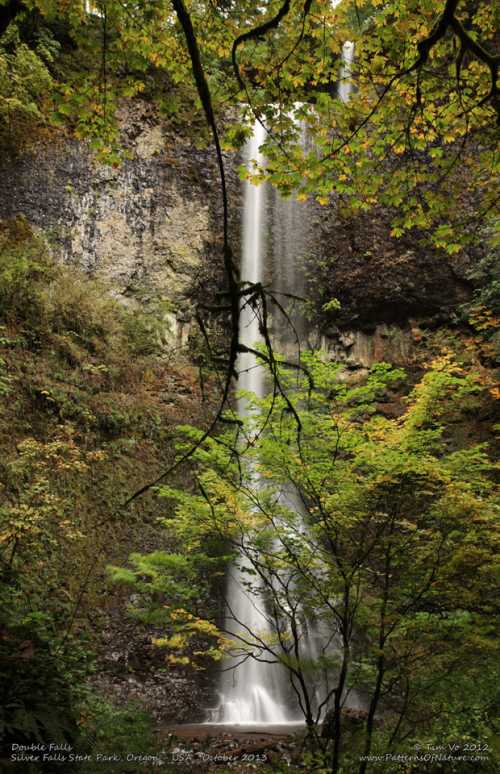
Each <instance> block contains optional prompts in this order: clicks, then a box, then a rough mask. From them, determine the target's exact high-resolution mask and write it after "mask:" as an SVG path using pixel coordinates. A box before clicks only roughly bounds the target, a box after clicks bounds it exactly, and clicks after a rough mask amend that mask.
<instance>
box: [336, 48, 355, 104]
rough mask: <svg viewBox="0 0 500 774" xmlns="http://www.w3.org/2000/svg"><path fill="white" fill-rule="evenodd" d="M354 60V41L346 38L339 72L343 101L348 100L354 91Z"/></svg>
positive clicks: (340, 91) (340, 97)
mask: <svg viewBox="0 0 500 774" xmlns="http://www.w3.org/2000/svg"><path fill="white" fill-rule="evenodd" d="M353 61H354V43H353V42H352V41H350V40H346V42H345V43H344V45H343V46H342V59H341V65H340V73H339V86H338V92H337V93H338V96H339V99H341V100H342V102H348V101H349V97H350V95H351V91H352V63H353Z"/></svg>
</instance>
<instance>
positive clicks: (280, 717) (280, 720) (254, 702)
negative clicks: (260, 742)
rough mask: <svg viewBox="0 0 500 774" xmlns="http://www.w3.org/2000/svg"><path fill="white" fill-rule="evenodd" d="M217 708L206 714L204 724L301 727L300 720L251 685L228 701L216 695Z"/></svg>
mask: <svg viewBox="0 0 500 774" xmlns="http://www.w3.org/2000/svg"><path fill="white" fill-rule="evenodd" d="M219 699H220V701H219V704H218V706H217V707H214V708H213V709H210V710H208V717H207V720H206V722H207V723H211V724H214V725H225V726H269V725H277V726H288V725H300V724H301V723H302V724H303V720H301V718H300V716H298V715H295V716H294V715H293V714H292V713H291V712H290V710H289V708H287V707H285V706H283V704H280V703H278V702H277V701H276V700H275V699H273V698H272V696H271V694H270V693H269V692H268V691H267V690H266V689H265V688H264V687H263V686H262V685H254V686H253V687H252V688H250V689H247V690H246V691H244V692H243V691H239V692H238V693H237V694H235V692H233V693H232V694H231V697H230V698H227V697H226V696H224V694H220V695H219Z"/></svg>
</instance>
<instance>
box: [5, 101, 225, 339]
mask: <svg viewBox="0 0 500 774" xmlns="http://www.w3.org/2000/svg"><path fill="white" fill-rule="evenodd" d="M120 125H121V133H122V137H121V139H122V143H123V145H124V146H125V148H126V149H127V151H128V155H129V156H130V158H128V159H125V160H124V161H123V163H122V164H121V165H119V166H118V167H116V168H113V167H112V166H107V165H104V164H101V163H98V162H96V160H95V158H94V156H93V155H92V153H91V152H90V150H89V148H88V147H87V145H86V144H85V143H83V142H79V141H77V140H73V139H60V140H58V141H56V142H53V143H51V144H49V143H46V144H39V145H38V146H37V147H36V148H35V149H34V150H33V152H32V153H30V154H26V155H24V156H22V157H21V158H17V159H15V160H12V159H7V158H4V159H3V161H0V218H2V219H5V218H12V217H16V216H18V215H23V216H24V217H25V218H26V219H27V220H28V221H29V222H30V223H31V224H33V225H34V226H35V227H38V228H39V229H41V230H43V232H44V234H45V236H46V238H47V240H48V242H49V244H50V246H51V249H52V252H53V254H54V256H55V258H56V259H57V260H59V261H62V262H64V263H66V264H70V265H71V264H74V265H78V266H79V267H80V268H83V269H84V270H85V271H86V272H87V273H88V274H89V275H92V276H94V277H96V278H100V279H102V280H104V281H105V283H106V284H107V285H108V286H109V287H110V289H111V291H112V292H113V293H114V294H115V295H116V296H117V297H119V298H121V299H122V300H123V301H125V302H127V303H130V304H133V303H134V302H137V303H140V304H144V303H146V304H147V303H148V302H149V301H151V300H153V299H158V298H163V299H166V300H168V301H169V302H170V303H171V308H172V310H173V314H174V316H175V318H176V321H177V322H178V323H179V322H180V323H181V324H182V323H183V322H186V321H187V320H189V318H190V314H191V304H190V301H189V299H190V297H192V295H193V293H195V292H196V289H197V288H199V287H201V286H203V288H204V292H205V293H207V289H208V288H207V283H208V286H211V285H214V283H215V284H220V282H221V281H222V280H221V278H222V250H221V249H220V242H221V231H222V228H221V223H222V217H221V197H220V186H219V179H218V172H217V168H216V165H215V157H214V152H213V149H212V148H211V147H206V148H203V149H199V148H197V147H195V145H194V142H193V141H192V140H190V139H189V138H187V137H181V136H179V135H178V134H175V133H174V132H173V131H172V130H170V129H169V128H168V127H167V126H165V125H162V123H161V122H160V121H158V119H157V118H156V117H155V115H154V112H153V110H152V109H151V107H150V106H148V105H147V104H146V103H142V102H134V103H131V104H128V105H126V106H125V107H123V108H122V110H121V111H120ZM234 166H235V165H231V164H229V165H228V168H229V186H230V189H231V195H232V199H233V201H234V200H238V197H239V181H238V180H237V177H236V173H235V171H233V167H234ZM237 225H238V223H237V220H236V221H235V224H234V226H235V230H237ZM170 322H175V321H173V320H171V321H170Z"/></svg>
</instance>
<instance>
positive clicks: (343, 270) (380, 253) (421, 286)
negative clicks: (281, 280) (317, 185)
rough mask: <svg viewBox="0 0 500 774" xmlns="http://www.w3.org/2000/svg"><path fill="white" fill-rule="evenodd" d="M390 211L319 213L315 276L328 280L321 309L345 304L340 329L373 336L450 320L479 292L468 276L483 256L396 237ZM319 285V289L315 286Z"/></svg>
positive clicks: (407, 236)
mask: <svg viewBox="0 0 500 774" xmlns="http://www.w3.org/2000/svg"><path fill="white" fill-rule="evenodd" d="M391 219H392V215H391V213H388V212H386V211H384V210H382V209H380V208H376V207H375V208H373V209H371V210H370V211H369V212H367V213H362V214H358V215H352V214H351V215H349V216H343V215H342V211H341V207H334V208H332V209H330V210H323V211H318V210H316V218H315V221H316V222H315V233H316V239H315V244H314V245H313V251H312V255H311V261H310V264H311V272H312V273H313V275H314V268H313V267H316V279H317V278H318V273H319V275H320V277H321V279H322V283H321V285H320V287H321V290H320V293H318V292H316V294H315V295H316V298H317V300H318V304H319V302H320V301H323V303H325V302H328V301H329V300H330V298H332V297H335V298H337V299H338V300H339V301H340V303H341V309H340V311H339V312H338V313H337V315H336V318H335V323H336V324H337V325H340V326H355V327H357V328H359V329H360V330H366V331H372V330H374V328H375V327H376V325H379V324H381V323H385V324H389V325H391V324H399V325H401V324H403V325H405V324H406V323H407V322H408V320H410V319H412V318H416V319H423V318H428V319H430V318H435V319H436V322H438V321H440V322H443V321H446V320H447V319H448V318H449V315H450V313H451V312H452V311H453V309H455V308H456V307H457V305H459V304H461V303H464V302H465V301H467V300H468V299H469V298H470V296H471V292H472V286H471V283H470V280H469V278H468V276H469V273H470V269H471V267H472V265H473V264H474V262H475V261H477V259H478V257H479V256H477V255H472V254H467V253H465V252H462V251H461V252H458V253H457V254H455V255H447V254H446V253H445V252H444V251H439V250H436V249H433V248H432V247H431V246H430V245H429V242H428V240H425V239H424V235H423V234H419V233H416V231H415V230H412V231H411V232H408V233H406V234H404V235H403V236H401V237H400V238H396V237H394V236H392V235H391ZM316 287H318V285H317V284H316Z"/></svg>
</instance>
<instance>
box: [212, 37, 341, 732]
mask: <svg viewBox="0 0 500 774" xmlns="http://www.w3.org/2000/svg"><path fill="white" fill-rule="evenodd" d="M353 59H354V44H353V43H351V42H349V41H348V42H346V43H345V44H344V46H343V49H342V63H341V68H340V73H339V87H338V97H339V99H341V100H342V101H343V102H347V101H348V100H349V96H350V93H351V88H352V82H351V66H352V62H353ZM301 134H302V137H301V141H302V143H303V142H304V141H305V131H304V130H303V129H302V132H301ZM264 141H265V129H264V127H263V126H262V125H261V123H260V122H258V121H257V122H256V123H255V126H254V132H253V135H252V138H251V139H250V140H249V142H248V143H247V146H246V148H245V157H246V161H247V163H248V164H251V163H253V162H255V163H256V164H257V166H258V167H262V165H263V162H264V158H263V155H262V153H261V151H260V147H261V146H262V144H263V143H264ZM267 198H268V197H267V191H266V187H265V186H262V185H261V186H255V185H253V184H252V183H251V182H249V181H245V183H244V196H243V199H244V201H243V206H244V210H243V245H242V247H243V250H242V263H241V270H240V279H241V282H242V283H248V284H252V283H259V282H262V281H263V279H264V271H263V269H264V257H265V254H266V248H267V245H266V234H267V232H268V230H269V231H270V233H271V234H272V244H271V248H272V260H271V265H272V274H273V287H274V289H275V290H276V291H279V292H281V293H282V294H293V295H296V296H302V295H303V292H304V266H303V263H302V261H303V259H304V254H305V248H306V244H307V234H308V230H309V222H310V218H309V213H308V211H307V207H306V206H304V204H303V203H299V202H298V201H297V200H296V199H295V198H294V197H290V198H288V199H283V198H282V197H281V196H279V194H277V193H276V192H275V193H274V194H273V202H272V206H271V207H270V211H271V213H272V215H271V218H272V223H269V222H266V221H267V218H266V213H267V205H268V202H267ZM283 305H284V306H285V307H288V311H289V312H290V308H289V304H288V303H287V302H286V301H283ZM291 316H293V317H294V318H295V322H296V323H297V325H296V327H297V328H298V330H297V333H298V334H299V336H300V335H301V333H302V331H301V324H300V322H301V321H300V314H299V315H297V314H294V313H293V311H292V314H291ZM274 327H275V338H276V339H277V341H278V342H279V344H280V345H283V346H286V345H287V341H286V339H287V333H286V327H285V326H283V324H280V323H276V322H275V326H274ZM288 338H289V337H288ZM260 339H261V336H260V333H259V323H258V319H257V316H256V314H255V312H254V310H253V309H252V308H251V306H250V305H243V306H242V308H241V312H240V340H241V343H242V344H244V345H246V346H248V347H255V344H256V343H258V342H259V340H260ZM237 370H238V373H239V387H240V388H241V389H242V390H244V391H248V392H252V393H254V394H255V395H257V396H258V397H263V396H264V392H265V370H264V368H263V367H262V366H260V365H258V363H257V362H256V358H255V356H254V355H253V354H252V353H244V354H241V355H240V356H239V358H238V364H237ZM238 413H239V414H240V416H246V415H247V413H248V406H247V403H246V400H245V399H244V398H241V399H240V400H239V401H238ZM251 475H252V476H253V480H254V483H255V484H256V485H257V486H258V478H257V475H256V474H255V471H254V472H252V473H251ZM284 497H285V500H288V501H289V503H288V504H289V507H292V508H293V509H294V510H295V512H296V513H297V514H298V515H299V517H300V505H299V503H298V499H297V497H296V495H295V493H294V492H293V491H291V490H289V491H286V487H285V491H284ZM303 527H304V529H307V527H306V526H305V524H304V525H303ZM245 567H246V564H245V560H244V558H243V557H240V560H239V561H238V562H236V563H234V564H233V565H232V567H231V568H230V570H229V572H228V577H227V590H226V611H225V622H224V628H225V630H226V632H228V633H229V634H230V635H231V634H233V636H234V642H235V647H234V650H233V655H232V656H231V657H230V658H227V659H226V661H225V663H224V669H223V672H222V679H221V691H220V694H221V695H220V699H221V701H220V706H219V708H218V710H217V718H216V719H217V721H218V722H221V723H227V724H267V723H275V724H281V723H289V722H294V721H296V720H297V717H298V715H297V712H296V709H294V708H293V707H291V706H290V705H289V700H288V699H289V696H290V694H289V691H288V684H287V674H286V671H285V670H284V668H283V667H282V666H281V665H280V664H278V663H276V664H269V663H264V662H263V661H259V660H258V659H259V655H263V656H264V657H266V658H267V657H268V656H266V654H265V653H263V652H262V650H260V649H259V643H258V641H259V640H260V641H261V642H268V641H269V640H270V639H271V638H272V635H273V626H272V621H271V619H270V617H269V616H268V615H267V613H266V606H265V599H264V590H263V587H260V588H259V586H258V585H256V583H255V580H253V582H252V588H251V589H250V588H248V584H247V583H246V580H247V579H248V576H247V574H246V573H245ZM253 577H255V576H253ZM238 637H240V638H241V639H238ZM326 642H331V637H330V638H328V635H327V634H326V635H325V633H324V632H322V631H321V626H320V625H318V624H316V623H315V622H314V621H311V620H304V631H303V636H302V638H301V654H302V657H303V658H305V659H308V660H312V661H315V660H316V659H317V658H318V656H320V655H321V656H323V655H325V653H326V650H325V647H327V646H325V643H326ZM250 654H253V655H250ZM328 680H329V675H328V674H326V673H325V675H323V682H324V686H323V690H321V691H319V690H318V692H317V697H316V698H317V702H318V705H319V704H321V702H322V701H323V698H324V695H325V693H326V691H327V690H328ZM214 719H215V718H214Z"/></svg>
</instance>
